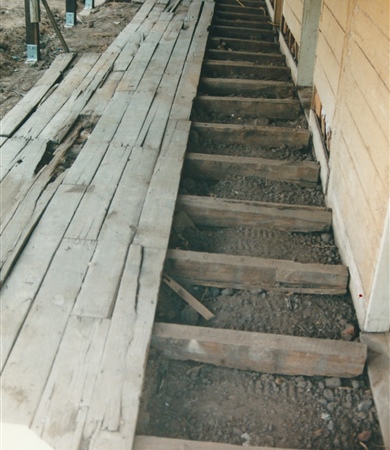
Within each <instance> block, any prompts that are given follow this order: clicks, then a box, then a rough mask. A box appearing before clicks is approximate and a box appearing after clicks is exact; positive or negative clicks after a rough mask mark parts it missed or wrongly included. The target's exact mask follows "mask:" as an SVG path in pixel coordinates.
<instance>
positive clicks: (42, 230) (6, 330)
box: [1, 186, 85, 367]
mask: <svg viewBox="0 0 390 450" xmlns="http://www.w3.org/2000/svg"><path fill="white" fill-rule="evenodd" d="M84 190H85V188H83V187H77V186H60V187H59V188H58V190H57V192H56V194H55V195H54V198H53V199H52V200H51V202H50V204H49V206H48V207H47V209H46V210H45V214H44V215H43V217H42V218H41V220H40V221H39V223H38V225H37V227H36V228H35V229H34V232H33V233H32V236H31V238H30V239H29V241H28V243H27V245H26V246H25V247H24V249H23V252H22V254H21V255H20V256H19V258H18V260H17V263H16V265H15V267H14V269H13V270H12V272H11V274H10V275H9V277H8V279H7V281H6V283H5V284H4V286H3V288H2V290H1V301H2V315H1V323H2V352H1V358H2V360H1V367H3V364H4V362H5V360H6V359H7V358H8V355H9V352H10V351H11V349H12V346H13V344H14V342H15V340H16V338H17V336H18V332H19V329H20V327H21V326H22V324H23V322H24V320H25V317H26V314H27V313H28V311H29V308H30V306H31V304H32V303H33V302H34V299H35V297H36V295H37V293H38V291H39V289H40V286H41V284H42V282H43V280H44V278H45V276H46V273H47V270H48V268H49V266H50V263H51V260H52V258H53V255H54V254H55V253H56V251H57V248H58V246H59V245H60V243H61V240H62V238H63V236H64V233H65V230H66V228H67V227H68V224H69V222H70V220H71V218H72V216H73V214H74V212H75V210H76V208H77V205H78V203H79V202H80V200H81V198H82V196H83V194H84ZM37 249H39V251H37ZM59 274H60V275H59V277H60V278H66V277H63V276H62V274H63V270H62V269H60V270H59ZM59 286H60V285H58V286H56V287H55V289H54V291H53V292H56V293H58V292H60V289H59ZM57 287H58V289H57ZM58 295H62V294H58ZM50 298H52V299H55V295H54V296H51V297H50ZM59 298H60V297H59Z"/></svg>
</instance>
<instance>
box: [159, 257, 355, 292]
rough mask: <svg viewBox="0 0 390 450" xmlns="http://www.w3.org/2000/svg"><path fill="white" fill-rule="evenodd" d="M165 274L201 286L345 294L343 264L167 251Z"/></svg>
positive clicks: (345, 284) (345, 281) (344, 268)
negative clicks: (303, 262)
mask: <svg viewBox="0 0 390 450" xmlns="http://www.w3.org/2000/svg"><path fill="white" fill-rule="evenodd" d="M165 266H166V267H165V269H166V272H167V274H169V275H171V276H172V275H174V276H175V277H176V278H177V279H186V280H191V283H192V284H199V285H202V286H215V287H226V288H233V289H252V288H254V287H259V286H261V287H262V288H263V289H269V290H275V291H284V292H296V293H306V294H335V295H337V294H345V293H346V291H347V281H348V270H347V268H346V267H345V266H342V265H338V266H332V265H324V264H314V263H312V264H302V263H297V262H294V261H287V260H283V259H266V258H256V257H252V256H234V255H225V254H216V253H202V252H192V251H185V250H169V251H168V254H167V260H166V264H165Z"/></svg>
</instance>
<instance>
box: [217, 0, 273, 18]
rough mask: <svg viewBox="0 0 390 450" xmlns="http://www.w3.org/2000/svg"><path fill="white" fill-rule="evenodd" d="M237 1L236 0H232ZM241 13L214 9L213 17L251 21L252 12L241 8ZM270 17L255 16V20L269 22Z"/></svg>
mask: <svg viewBox="0 0 390 450" xmlns="http://www.w3.org/2000/svg"><path fill="white" fill-rule="evenodd" d="M234 1H237V0H234ZM241 11H242V12H241V13H237V12H229V11H216V12H215V15H214V16H215V17H217V18H219V19H227V20H242V21H246V20H248V21H250V22H251V21H253V15H252V14H246V13H245V9H244V8H243V9H242V10H241ZM270 20H271V19H270V17H269V16H256V21H258V22H269V21H270Z"/></svg>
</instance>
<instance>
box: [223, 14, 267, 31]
mask: <svg viewBox="0 0 390 450" xmlns="http://www.w3.org/2000/svg"><path fill="white" fill-rule="evenodd" d="M214 24H215V25H216V26H217V27H229V28H230V27H232V28H242V29H251V30H265V31H268V32H271V33H273V31H272V26H271V25H270V24H269V23H268V22H260V21H257V20H245V21H242V20H238V19H236V20H229V19H218V17H217V18H216V19H215V20H214Z"/></svg>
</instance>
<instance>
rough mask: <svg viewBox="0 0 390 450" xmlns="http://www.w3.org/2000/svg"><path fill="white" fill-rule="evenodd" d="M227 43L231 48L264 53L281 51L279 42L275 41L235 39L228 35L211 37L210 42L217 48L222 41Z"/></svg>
mask: <svg viewBox="0 0 390 450" xmlns="http://www.w3.org/2000/svg"><path fill="white" fill-rule="evenodd" d="M223 42H224V43H225V44H226V45H227V46H228V47H229V48H230V49H231V50H245V51H247V52H264V53H268V52H271V53H275V52H278V51H279V44H276V43H275V42H268V41H261V40H260V39H258V40H256V41H255V40H253V41H248V40H243V39H235V38H231V37H228V36H224V37H211V38H210V39H209V44H210V45H211V47H213V48H216V47H218V46H219V45H221V44H222V43H223Z"/></svg>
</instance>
